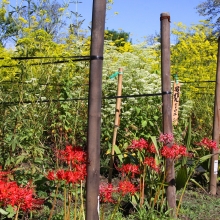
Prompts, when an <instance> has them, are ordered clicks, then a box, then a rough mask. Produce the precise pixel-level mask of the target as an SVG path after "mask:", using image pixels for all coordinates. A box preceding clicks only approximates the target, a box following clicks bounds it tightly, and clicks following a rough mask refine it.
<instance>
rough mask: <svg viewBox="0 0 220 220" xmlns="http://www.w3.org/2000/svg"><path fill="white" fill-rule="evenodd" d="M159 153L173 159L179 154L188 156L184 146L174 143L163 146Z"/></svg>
mask: <svg viewBox="0 0 220 220" xmlns="http://www.w3.org/2000/svg"><path fill="white" fill-rule="evenodd" d="M161 155H162V156H163V157H165V158H170V159H175V158H178V157H181V156H188V155H189V154H188V153H187V149H186V147H184V146H179V145H177V144H174V145H172V147H168V146H163V148H162V149H161Z"/></svg>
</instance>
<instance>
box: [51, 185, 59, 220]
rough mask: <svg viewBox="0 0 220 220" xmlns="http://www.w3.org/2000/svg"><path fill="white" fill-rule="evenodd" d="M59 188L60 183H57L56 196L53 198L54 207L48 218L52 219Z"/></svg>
mask: <svg viewBox="0 0 220 220" xmlns="http://www.w3.org/2000/svg"><path fill="white" fill-rule="evenodd" d="M58 188H59V184H57V187H56V191H55V197H54V200H53V204H52V208H51V210H50V215H49V218H48V220H51V218H52V216H53V212H54V208H55V205H56V201H57V194H58Z"/></svg>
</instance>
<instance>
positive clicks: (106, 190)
mask: <svg viewBox="0 0 220 220" xmlns="http://www.w3.org/2000/svg"><path fill="white" fill-rule="evenodd" d="M115 192H117V190H116V188H114V187H113V185H112V184H101V185H100V186H99V196H100V201H101V202H104V203H107V202H109V203H116V200H115V199H114V198H113V194H114V193H115Z"/></svg>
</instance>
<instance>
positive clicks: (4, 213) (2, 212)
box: [0, 208, 8, 215]
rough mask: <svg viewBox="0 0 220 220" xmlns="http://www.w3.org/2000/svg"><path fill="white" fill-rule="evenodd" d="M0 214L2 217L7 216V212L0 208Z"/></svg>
mask: <svg viewBox="0 0 220 220" xmlns="http://www.w3.org/2000/svg"><path fill="white" fill-rule="evenodd" d="M0 213H1V214H2V215H7V214H8V212H6V211H5V210H4V209H2V208H0Z"/></svg>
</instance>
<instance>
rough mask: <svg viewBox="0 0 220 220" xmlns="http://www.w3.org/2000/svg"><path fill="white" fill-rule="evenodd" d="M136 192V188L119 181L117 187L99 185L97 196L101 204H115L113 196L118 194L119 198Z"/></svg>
mask: <svg viewBox="0 0 220 220" xmlns="http://www.w3.org/2000/svg"><path fill="white" fill-rule="evenodd" d="M136 191H137V187H135V186H134V184H132V183H131V182H130V181H120V182H119V184H118V187H113V185H112V184H101V185H100V186H99V195H100V201H101V202H105V203H106V202H109V203H116V202H117V201H116V200H115V198H114V196H115V195H116V193H119V194H120V195H121V196H125V195H128V194H131V195H133V194H134V193H135V192H136Z"/></svg>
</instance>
